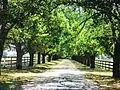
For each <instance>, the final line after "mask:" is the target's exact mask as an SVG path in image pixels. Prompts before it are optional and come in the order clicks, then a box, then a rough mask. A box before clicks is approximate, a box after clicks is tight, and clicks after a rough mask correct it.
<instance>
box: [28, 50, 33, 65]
mask: <svg viewBox="0 0 120 90" xmlns="http://www.w3.org/2000/svg"><path fill="white" fill-rule="evenodd" d="M29 54H30V62H29V66H33V63H34V53H32V52H29Z"/></svg>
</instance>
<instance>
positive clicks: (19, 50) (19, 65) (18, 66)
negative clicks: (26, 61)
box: [15, 43, 23, 69]
mask: <svg viewBox="0 0 120 90" xmlns="http://www.w3.org/2000/svg"><path fill="white" fill-rule="evenodd" d="M15 46H16V51H17V61H16V69H22V56H23V51H22V45H21V43H17V44H16V45H15Z"/></svg>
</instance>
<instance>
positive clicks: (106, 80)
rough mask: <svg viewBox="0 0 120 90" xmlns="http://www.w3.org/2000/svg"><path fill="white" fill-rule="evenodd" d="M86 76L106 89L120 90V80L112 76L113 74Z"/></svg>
mask: <svg viewBox="0 0 120 90" xmlns="http://www.w3.org/2000/svg"><path fill="white" fill-rule="evenodd" d="M86 78H88V79H91V80H93V81H94V82H98V83H100V86H101V87H102V88H104V90H120V80H118V79H114V78H112V76H103V75H94V74H87V75H86Z"/></svg>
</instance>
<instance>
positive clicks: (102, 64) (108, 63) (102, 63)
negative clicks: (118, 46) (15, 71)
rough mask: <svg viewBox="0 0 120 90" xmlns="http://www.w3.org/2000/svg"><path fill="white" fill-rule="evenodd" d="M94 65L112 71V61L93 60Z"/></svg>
mask: <svg viewBox="0 0 120 90" xmlns="http://www.w3.org/2000/svg"><path fill="white" fill-rule="evenodd" d="M95 65H96V66H98V67H101V68H102V69H106V70H112V69H113V61H105V60H95Z"/></svg>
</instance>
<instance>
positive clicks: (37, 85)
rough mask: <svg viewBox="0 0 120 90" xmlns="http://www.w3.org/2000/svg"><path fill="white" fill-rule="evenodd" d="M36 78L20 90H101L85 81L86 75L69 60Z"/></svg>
mask: <svg viewBox="0 0 120 90" xmlns="http://www.w3.org/2000/svg"><path fill="white" fill-rule="evenodd" d="M35 77H37V79H36V80H34V81H32V82H29V83H27V84H25V85H22V86H21V89H20V90H100V88H99V85H98V84H97V83H95V82H92V81H89V80H87V79H85V78H84V73H83V72H82V71H80V70H78V69H77V68H76V67H75V65H74V63H72V61H70V60H67V59H63V60H61V63H60V64H58V65H56V66H54V67H53V68H52V69H51V70H49V71H47V72H45V73H42V74H36V75H35Z"/></svg>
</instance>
